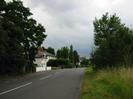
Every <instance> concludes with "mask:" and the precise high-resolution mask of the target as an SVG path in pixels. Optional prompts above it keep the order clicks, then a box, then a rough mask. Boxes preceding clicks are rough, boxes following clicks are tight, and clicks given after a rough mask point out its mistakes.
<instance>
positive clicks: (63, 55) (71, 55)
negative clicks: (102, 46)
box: [56, 45, 80, 67]
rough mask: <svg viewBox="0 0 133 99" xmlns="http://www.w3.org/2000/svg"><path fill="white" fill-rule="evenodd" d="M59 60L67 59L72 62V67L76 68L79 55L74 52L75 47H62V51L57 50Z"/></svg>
mask: <svg viewBox="0 0 133 99" xmlns="http://www.w3.org/2000/svg"><path fill="white" fill-rule="evenodd" d="M56 56H57V58H58V59H66V60H68V61H69V62H70V64H69V66H70V67H75V66H77V65H78V63H79V57H80V56H79V54H78V52H77V51H76V50H73V46H72V45H71V46H70V48H68V47H62V48H61V49H58V50H57V55H56Z"/></svg>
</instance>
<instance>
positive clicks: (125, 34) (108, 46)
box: [90, 13, 133, 68]
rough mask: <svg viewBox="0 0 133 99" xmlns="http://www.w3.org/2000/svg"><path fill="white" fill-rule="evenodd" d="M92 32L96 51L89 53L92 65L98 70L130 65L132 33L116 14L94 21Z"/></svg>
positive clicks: (132, 44) (132, 55) (132, 48)
mask: <svg viewBox="0 0 133 99" xmlns="http://www.w3.org/2000/svg"><path fill="white" fill-rule="evenodd" d="M94 32H95V45H96V50H95V51H94V52H92V53H91V58H90V60H91V62H92V64H94V65H95V66H96V67H98V68H102V67H106V66H114V65H117V64H126V65H128V64H132V61H131V60H132V59H133V31H132V30H131V29H129V28H128V27H126V26H125V25H124V24H122V23H121V20H120V18H119V17H117V16H116V14H114V15H110V16H109V15H108V13H106V14H105V15H103V16H102V18H101V19H95V21H94ZM118 42H119V43H118Z"/></svg>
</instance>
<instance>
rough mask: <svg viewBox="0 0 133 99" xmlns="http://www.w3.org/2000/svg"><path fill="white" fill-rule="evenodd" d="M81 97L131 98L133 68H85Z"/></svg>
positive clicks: (84, 98)
mask: <svg viewBox="0 0 133 99" xmlns="http://www.w3.org/2000/svg"><path fill="white" fill-rule="evenodd" d="M81 99H133V68H119V69H104V70H99V71H97V72H95V71H93V69H92V68H91V67H89V68H88V69H87V70H86V73H85V76H84V81H83V84H82V88H81Z"/></svg>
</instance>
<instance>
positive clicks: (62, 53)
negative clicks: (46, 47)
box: [57, 47, 69, 60]
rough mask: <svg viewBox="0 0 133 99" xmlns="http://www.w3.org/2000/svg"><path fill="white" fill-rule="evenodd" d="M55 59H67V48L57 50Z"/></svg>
mask: <svg viewBox="0 0 133 99" xmlns="http://www.w3.org/2000/svg"><path fill="white" fill-rule="evenodd" d="M57 58H63V59H67V60H68V59H69V48H68V47H62V48H61V49H58V51H57Z"/></svg>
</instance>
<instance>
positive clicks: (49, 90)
mask: <svg viewBox="0 0 133 99" xmlns="http://www.w3.org/2000/svg"><path fill="white" fill-rule="evenodd" d="M83 74H84V69H83V68H78V69H76V68H74V69H64V70H54V71H48V72H42V73H40V74H36V75H34V76H29V77H26V78H23V79H20V80H16V81H12V82H7V83H1V84H0V99H79V94H80V85H81V82H82V78H83Z"/></svg>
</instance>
